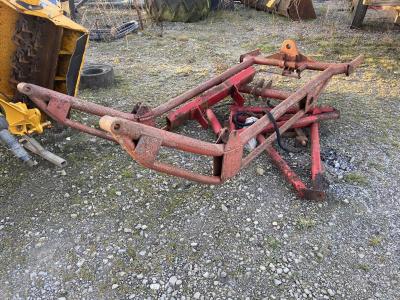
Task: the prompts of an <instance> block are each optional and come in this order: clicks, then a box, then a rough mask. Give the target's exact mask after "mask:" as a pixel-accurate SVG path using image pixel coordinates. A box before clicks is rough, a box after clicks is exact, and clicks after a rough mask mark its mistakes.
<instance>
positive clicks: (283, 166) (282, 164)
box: [257, 134, 306, 197]
mask: <svg viewBox="0 0 400 300" xmlns="http://www.w3.org/2000/svg"><path fill="white" fill-rule="evenodd" d="M257 141H258V142H259V143H260V144H261V143H264V142H265V141H266V140H265V137H264V136H262V135H261V134H260V135H258V136H257ZM265 151H266V152H267V153H268V155H269V157H270V158H271V160H272V162H273V163H274V164H275V166H276V167H277V168H278V169H279V170H280V171H281V172H282V174H283V175H284V176H285V178H286V180H287V181H288V182H289V183H290V184H291V185H292V186H293V187H294V189H295V190H296V191H297V193H298V194H299V196H300V197H304V191H305V190H306V185H305V184H304V183H303V181H301V179H300V178H299V176H297V174H296V173H295V172H293V170H292V169H291V168H290V167H289V165H288V164H287V163H286V161H285V160H284V159H283V158H282V156H280V154H279V153H278V151H276V150H275V149H274V148H273V147H272V146H268V147H266V148H265Z"/></svg>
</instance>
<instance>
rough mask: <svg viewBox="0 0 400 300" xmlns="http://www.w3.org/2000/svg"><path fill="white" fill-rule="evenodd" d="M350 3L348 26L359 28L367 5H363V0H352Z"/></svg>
mask: <svg viewBox="0 0 400 300" xmlns="http://www.w3.org/2000/svg"><path fill="white" fill-rule="evenodd" d="M352 3H353V6H352V11H351V25H350V28H351V29H354V28H360V27H361V25H362V23H363V21H364V18H365V14H366V13H367V9H368V5H364V4H363V0H353V1H352Z"/></svg>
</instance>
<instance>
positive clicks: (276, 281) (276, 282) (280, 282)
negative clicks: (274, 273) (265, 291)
mask: <svg viewBox="0 0 400 300" xmlns="http://www.w3.org/2000/svg"><path fill="white" fill-rule="evenodd" d="M274 284H275V285H281V284H282V281H280V280H279V279H276V278H275V279H274Z"/></svg>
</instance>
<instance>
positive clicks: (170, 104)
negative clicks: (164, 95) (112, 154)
mask: <svg viewBox="0 0 400 300" xmlns="http://www.w3.org/2000/svg"><path fill="white" fill-rule="evenodd" d="M253 64H254V57H249V59H246V60H245V61H243V62H241V63H239V64H237V65H236V66H234V67H232V68H230V69H228V70H226V71H225V72H223V73H222V74H220V75H218V76H216V77H214V78H212V79H210V80H208V81H206V82H204V83H202V84H200V85H198V86H197V87H195V88H193V89H191V90H189V91H187V92H185V93H183V94H181V95H180V96H177V97H175V98H172V99H171V100H169V101H167V102H166V103H164V104H161V105H160V106H158V107H156V108H153V109H152V110H151V111H150V113H148V114H146V115H145V116H144V118H146V117H149V118H151V117H154V116H161V115H162V114H164V113H166V112H167V111H169V110H171V109H173V108H175V107H177V106H179V105H181V104H182V103H185V102H186V101H188V100H190V99H192V98H193V97H195V96H197V95H199V94H201V93H203V92H205V91H206V90H208V89H210V88H212V87H213V86H216V85H218V84H220V83H222V82H224V81H225V80H227V79H229V77H231V76H233V75H235V74H236V73H238V72H240V71H243V70H244V69H246V68H248V67H250V66H251V65H253Z"/></svg>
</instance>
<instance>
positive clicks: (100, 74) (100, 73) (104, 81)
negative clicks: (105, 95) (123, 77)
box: [80, 64, 114, 89]
mask: <svg viewBox="0 0 400 300" xmlns="http://www.w3.org/2000/svg"><path fill="white" fill-rule="evenodd" d="M113 84H114V70H113V67H111V66H109V65H101V64H92V65H87V66H84V67H83V68H82V72H81V81H80V88H81V89H98V88H106V87H110V86H112V85H113Z"/></svg>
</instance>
